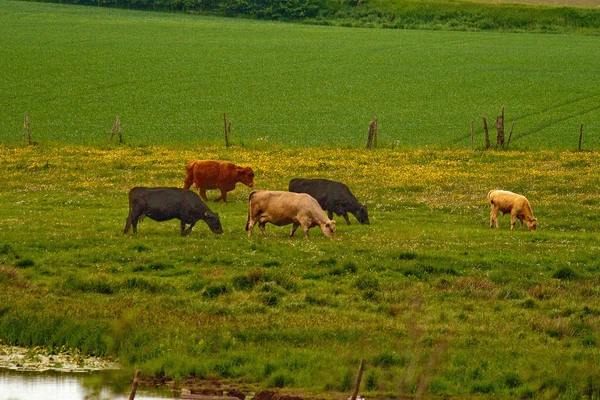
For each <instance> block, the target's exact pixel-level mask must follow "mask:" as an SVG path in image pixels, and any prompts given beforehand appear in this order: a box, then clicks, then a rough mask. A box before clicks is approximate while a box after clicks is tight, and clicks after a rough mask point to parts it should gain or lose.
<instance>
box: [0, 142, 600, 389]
mask: <svg viewBox="0 0 600 400" xmlns="http://www.w3.org/2000/svg"><path fill="white" fill-rule="evenodd" d="M199 155H201V156H203V157H206V158H222V159H231V160H234V161H236V162H238V163H239V164H243V165H251V166H252V167H253V168H254V169H255V171H256V188H258V189H285V187H286V186H287V182H288V181H289V179H291V178H292V177H294V176H306V177H317V176H321V177H327V178H332V179H337V180H341V181H344V182H346V183H347V184H348V185H349V186H350V187H351V188H352V190H353V192H354V193H355V194H356V196H357V197H358V198H359V200H360V201H362V202H363V203H365V204H366V205H367V207H368V208H369V213H370V220H371V225H369V226H364V225H360V224H358V223H357V222H355V220H352V225H349V226H347V225H345V224H340V225H339V226H338V235H337V237H336V238H335V239H333V240H331V239H327V238H325V237H324V236H323V235H322V234H320V232H317V231H314V232H313V234H312V235H311V239H310V240H308V241H307V240H304V239H303V238H300V237H296V238H288V228H286V227H281V228H278V227H270V228H269V236H268V237H262V235H260V234H258V233H257V232H255V234H254V235H253V236H252V237H251V238H247V237H246V233H245V231H244V225H245V220H246V214H247V207H246V199H247V195H248V193H249V191H250V189H249V188H246V187H245V186H240V187H238V188H237V189H236V190H235V191H233V192H232V193H231V196H229V197H230V201H229V202H228V203H227V204H222V203H214V202H212V201H209V202H208V205H209V207H210V208H211V209H212V210H213V211H216V212H218V213H219V214H220V216H221V221H222V224H223V227H224V230H225V232H224V234H223V235H214V234H212V233H211V232H210V231H209V229H208V228H207V227H206V226H205V225H204V224H199V225H198V226H196V227H195V228H194V230H193V231H192V234H191V235H189V236H187V237H181V236H180V235H179V234H178V233H179V232H178V224H177V222H176V221H171V222H163V223H157V222H154V221H151V220H149V219H146V220H144V221H143V222H142V223H141V224H140V226H139V231H138V234H137V235H123V234H122V231H123V226H124V223H125V216H126V214H127V191H128V189H129V188H130V187H131V186H134V185H149V186H159V185H160V186H162V185H165V186H180V185H181V184H182V181H183V177H184V165H185V163H186V161H187V160H188V159H191V158H195V157H197V156H199ZM0 157H1V159H2V160H4V162H3V163H2V164H1V165H0V174H1V175H2V176H3V177H4V180H3V181H2V183H1V185H2V187H1V189H2V193H3V195H2V196H0V339H2V340H3V343H14V344H21V345H25V346H48V347H50V346H62V345H67V346H69V347H73V348H78V349H80V351H82V352H85V353H92V354H104V355H112V356H117V357H118V358H119V360H120V362H121V363H122V364H123V365H124V366H125V367H131V368H141V369H142V370H143V371H144V373H145V374H148V375H153V376H155V377H157V378H162V377H169V378H174V379H176V380H177V381H178V382H181V381H182V380H183V379H184V378H185V377H188V376H195V377H198V378H207V379H208V378H219V379H227V380H229V381H230V382H234V383H235V382H237V383H238V384H243V385H246V386H248V387H251V388H252V390H258V389H260V388H265V387H284V388H286V389H289V390H295V391H302V392H304V393H306V394H311V393H312V394H319V396H324V397H336V396H341V395H338V394H337V393H338V392H346V393H347V392H348V390H349V388H350V387H351V382H353V379H354V373H355V368H356V367H357V365H358V363H359V361H360V359H361V358H363V357H364V358H366V359H367V368H366V370H365V375H364V381H363V386H362V387H363V393H365V394H368V395H370V396H391V397H400V396H404V395H414V396H421V395H426V396H442V397H471V396H475V397H488V396H489V397H491V396H494V397H527V398H530V397H560V396H575V395H577V396H598V394H599V393H598V392H599V387H600V386H599V385H598V383H599V382H600V375H599V374H598V372H597V368H595V365H596V364H597V354H598V341H599V340H600V338H599V337H598V326H599V324H600V291H599V290H598V271H599V269H600V264H599V263H598V261H597V252H598V244H597V237H598V218H597V206H598V204H600V197H599V194H598V190H597V187H596V186H597V184H596V182H597V176H598V173H600V171H599V170H598V168H599V165H600V163H598V160H599V157H600V155H599V154H598V153H597V152H562V151H542V152H535V153H534V152H527V151H490V152H471V151H464V150H463V151H458V150H454V151H442V150H410V151H396V150H390V149H387V150H377V151H371V152H366V151H359V150H333V149H320V148H309V149H281V148H276V147H275V148H263V149H260V150H253V149H246V148H241V147H239V146H232V147H230V148H228V149H225V148H220V147H214V146H210V147H204V148H203V150H202V152H201V153H199V151H198V150H195V149H189V148H186V147H179V146H172V147H128V146H124V147H119V148H98V147H90V146H74V145H61V146H59V147H53V146H51V147H48V146H46V145H43V144H42V145H38V146H35V147H27V148H22V149H21V148H13V147H8V146H2V147H0ZM498 171H502V173H499V172H498ZM496 187H501V188H505V189H510V190H514V191H517V192H520V193H523V194H525V195H526V196H527V197H528V198H529V200H530V201H531V204H532V207H533V211H534V214H535V216H536V217H537V218H538V219H539V222H540V226H539V230H538V231H537V232H535V233H531V232H528V231H520V230H516V231H514V232H511V231H509V229H508V227H509V221H508V216H505V217H503V218H501V220H500V224H501V229H499V230H496V229H493V230H491V229H490V228H489V225H488V224H489V207H488V205H487V204H486V202H485V195H486V193H487V191H488V190H489V189H491V188H496ZM209 193H210V192H209ZM209 197H210V198H216V197H217V194H216V193H214V194H212V193H211V194H210V195H209ZM23 260H29V262H27V263H23V262H22V261H23Z"/></svg>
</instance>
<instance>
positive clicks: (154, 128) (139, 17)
mask: <svg viewBox="0 0 600 400" xmlns="http://www.w3.org/2000/svg"><path fill="white" fill-rule="evenodd" d="M0 45H1V49H2V50H1V51H2V57H0V70H1V71H2V74H0V100H1V101H2V107H0V141H1V142H2V143H10V144H16V143H19V141H20V140H21V136H22V132H23V130H22V126H23V116H24V113H27V116H28V118H29V120H30V126H31V130H32V135H33V140H35V141H38V142H58V143H61V142H62V143H64V142H68V143H80V144H90V143H102V142H105V141H106V140H107V139H108V136H109V133H110V130H111V127H112V124H113V122H114V120H115V117H116V116H117V115H118V116H119V117H120V119H121V121H122V125H123V129H124V134H125V138H126V140H127V141H128V143H130V144H145V145H156V144H168V143H189V144H190V145H193V146H201V145H204V144H207V143H213V144H214V143H217V142H222V136H223V133H222V132H223V114H224V113H227V118H228V120H229V121H231V124H232V130H231V136H232V140H233V141H234V142H236V143H237V144H241V145H253V144H257V145H262V144H282V145H286V146H318V145H326V146H342V147H362V146H364V144H365V142H366V136H367V133H368V127H369V122H370V121H371V120H372V119H373V117H377V119H378V124H379V137H380V143H381V144H382V145H384V146H387V147H391V146H394V147H396V148H397V147H401V148H403V147H411V148H414V147H422V146H435V147H444V148H469V147H470V124H471V121H475V130H476V135H477V142H476V144H477V146H482V145H483V123H482V115H484V114H485V115H486V116H487V118H488V124H489V125H490V129H491V133H492V136H493V137H494V134H495V129H494V126H495V118H496V116H497V115H499V114H500V109H501V107H502V106H505V108H506V126H507V131H508V130H509V127H510V125H511V124H512V122H513V121H514V123H515V127H514V132H513V137H512V140H511V145H512V146H513V147H516V148H522V149H523V148H532V149H536V148H556V149H574V148H577V141H578V136H579V127H580V123H583V124H584V132H585V133H586V135H585V137H584V144H585V146H586V147H587V148H588V149H593V148H598V147H599V145H600V136H599V135H598V131H599V130H600V108H599V105H598V104H600V90H599V89H598V88H599V87H600V74H598V73H597V70H598V65H600V52H598V51H597V50H598V48H599V47H600V36H580V35H542V34H517V33H515V34H502V33H485V32H483V33H482V32H443V31H409V30H382V29H349V28H334V27H319V26H305V25H297V24H282V23H270V22H257V21H251V20H238V19H222V18H211V17H200V16H193V15H183V14H162V13H151V12H140V11H125V10H114V9H102V8H94V7H81V6H80V7H78V6H64V5H56V4H38V3H34V4H32V3H27V2H26V3H20V2H12V1H3V2H1V3H0ZM507 133H508V132H507Z"/></svg>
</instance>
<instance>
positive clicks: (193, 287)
mask: <svg viewBox="0 0 600 400" xmlns="http://www.w3.org/2000/svg"><path fill="white" fill-rule="evenodd" d="M205 287H206V282H204V281H194V282H192V283H190V284H189V285H188V287H187V290H189V291H190V292H199V291H201V290H202V289H204V288H205Z"/></svg>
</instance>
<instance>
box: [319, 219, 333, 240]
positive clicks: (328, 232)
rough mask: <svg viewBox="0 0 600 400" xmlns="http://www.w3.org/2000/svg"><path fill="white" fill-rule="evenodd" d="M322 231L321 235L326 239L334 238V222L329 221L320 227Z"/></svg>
mask: <svg viewBox="0 0 600 400" xmlns="http://www.w3.org/2000/svg"><path fill="white" fill-rule="evenodd" d="M321 230H322V231H323V234H324V235H325V236H327V237H334V236H335V221H334V220H332V219H331V220H329V221H328V222H327V223H326V224H325V226H324V227H322V229H321Z"/></svg>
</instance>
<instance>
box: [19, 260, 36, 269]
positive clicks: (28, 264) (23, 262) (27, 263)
mask: <svg viewBox="0 0 600 400" xmlns="http://www.w3.org/2000/svg"><path fill="white" fill-rule="evenodd" d="M34 265H35V262H34V261H33V260H32V259H30V258H23V259H21V260H18V261H17V262H16V263H15V266H16V267H19V268H28V267H33V266H34Z"/></svg>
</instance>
